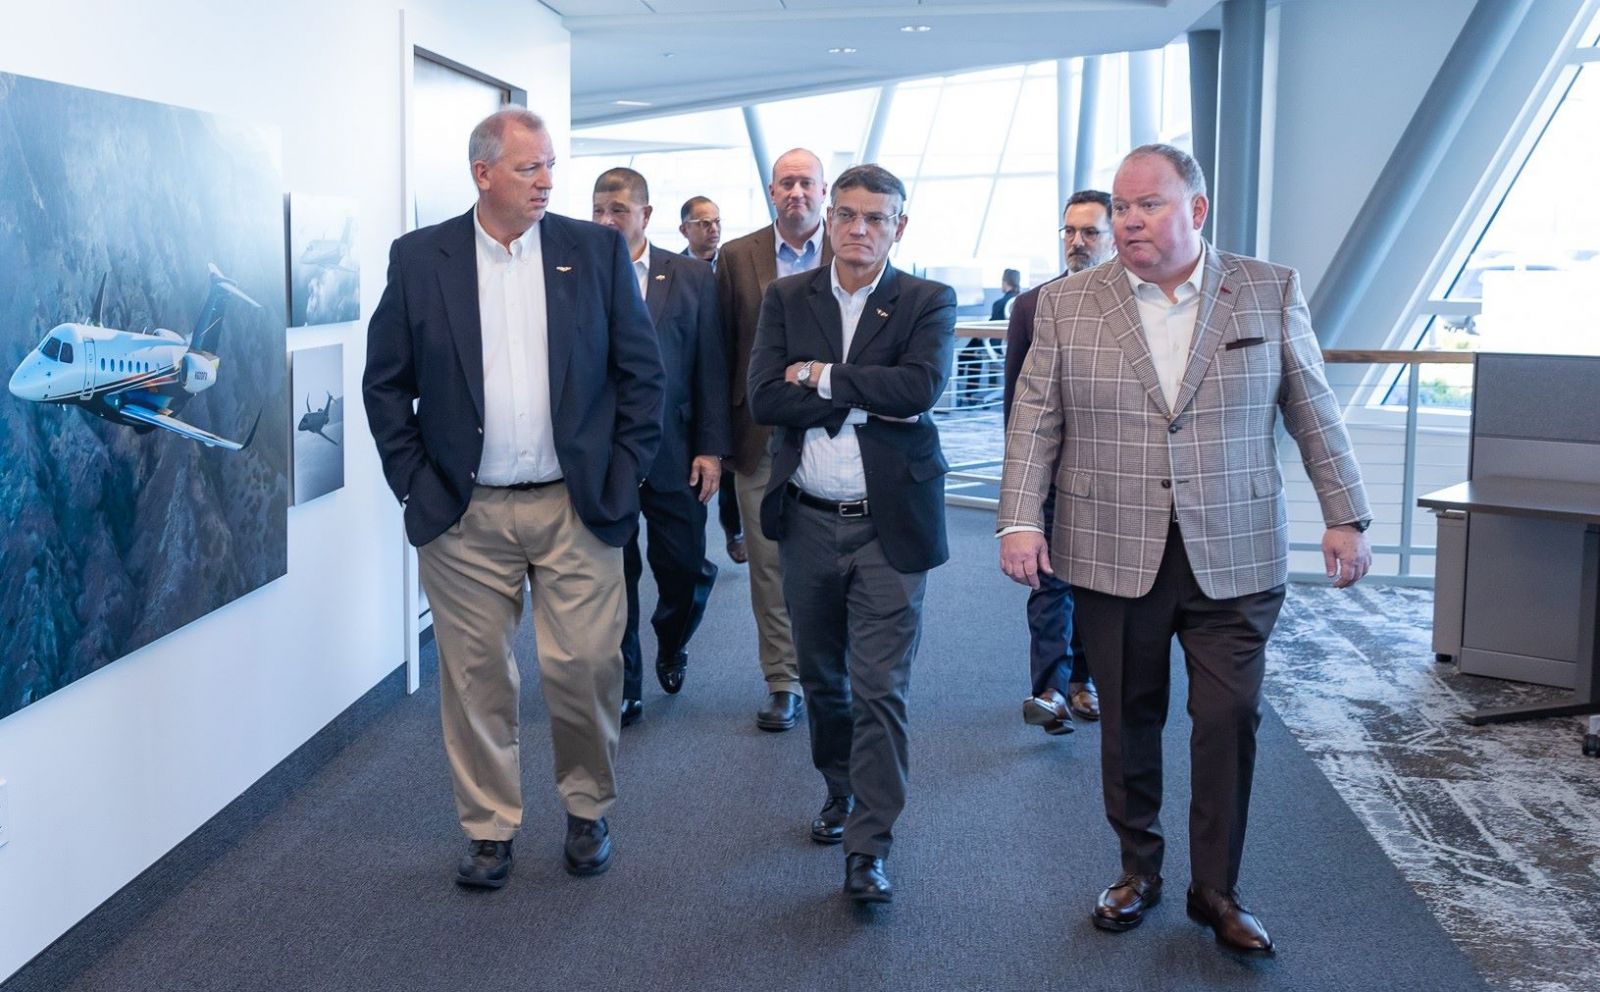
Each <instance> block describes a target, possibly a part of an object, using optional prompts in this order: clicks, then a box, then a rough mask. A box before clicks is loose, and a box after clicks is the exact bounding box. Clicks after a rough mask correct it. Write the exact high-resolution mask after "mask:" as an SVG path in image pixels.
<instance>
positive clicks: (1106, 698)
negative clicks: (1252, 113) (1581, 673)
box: [999, 145, 1372, 954]
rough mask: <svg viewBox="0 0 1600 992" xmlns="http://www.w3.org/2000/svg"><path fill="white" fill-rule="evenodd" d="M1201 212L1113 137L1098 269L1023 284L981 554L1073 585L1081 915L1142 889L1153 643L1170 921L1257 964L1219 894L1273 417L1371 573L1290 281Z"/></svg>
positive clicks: (1150, 807)
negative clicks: (1217, 234) (1095, 776)
mask: <svg viewBox="0 0 1600 992" xmlns="http://www.w3.org/2000/svg"><path fill="white" fill-rule="evenodd" d="M1207 207H1208V203H1207V199H1206V193H1205V177H1204V175H1203V174H1202V173H1201V171H1200V168H1199V166H1198V165H1197V164H1196V163H1195V161H1194V159H1193V158H1191V157H1190V156H1189V155H1188V154H1186V153H1184V152H1182V151H1180V150H1178V149H1176V148H1173V147H1171V146H1170V145H1145V146H1142V147H1139V148H1136V149H1134V150H1133V151H1132V152H1130V153H1129V154H1128V157H1127V158H1126V159H1124V160H1123V162H1122V165H1121V167H1120V168H1119V169H1118V170H1117V176H1116V180H1115V183H1114V185H1113V186H1112V230H1113V232H1114V234H1115V237H1116V244H1117V259H1116V260H1114V261H1111V262H1108V263H1106V264H1105V265H1101V266H1097V267H1096V268H1092V269H1089V270H1086V271H1084V272H1080V273H1077V274H1075V275H1072V276H1069V277H1068V278H1066V279H1063V280H1061V281H1059V282H1056V283H1054V284H1052V285H1050V286H1047V287H1046V288H1045V289H1044V290H1043V291H1042V292H1041V293H1040V297H1039V310H1038V318H1037V320H1036V322H1035V326H1034V344H1033V348H1032V350H1031V351H1030V352H1029V353H1028V358H1027V361H1026V362H1025V364H1024V365H1023V369H1022V376H1021V379H1020V381H1019V384H1018V385H1019V391H1018V395H1017V399H1016V405H1015V407H1014V408H1013V410H1012V412H1011V420H1010V424H1009V426H1008V428H1007V431H1006V458H1005V468H1004V471H1003V476H1002V482H1001V495H1000V516H999V531H1000V536H1001V546H1000V564H1001V568H1002V570H1003V571H1004V572H1005V573H1006V574H1007V575H1008V576H1010V577H1011V578H1013V579H1015V580H1016V581H1018V582H1021V583H1023V584H1025V585H1029V586H1033V587H1037V586H1038V584H1039V581H1040V579H1039V577H1040V575H1041V573H1042V574H1044V575H1057V576H1060V577H1061V578H1064V579H1065V580H1066V581H1068V582H1070V583H1071V584H1072V585H1073V587H1074V588H1075V590H1076V597H1077V604H1076V605H1077V614H1078V621H1079V623H1080V624H1081V629H1082V631H1083V640H1084V645H1085V647H1086V648H1087V650H1088V654H1089V658H1090V659H1091V664H1092V666H1093V673H1094V677H1095V680H1096V681H1097V682H1098V683H1099V684H1100V692H1101V697H1100V698H1101V712H1102V724H1101V726H1102V732H1101V733H1102V736H1101V771H1102V778H1103V781H1104V790H1105V804H1106V817H1107V819H1108V820H1110V822H1111V825H1112V827H1113V828H1114V829H1115V831H1116V833H1117V837H1118V840H1119V841H1120V843H1121V848H1122V875H1121V877H1120V878H1118V880H1117V881H1116V882H1114V883H1113V884H1112V885H1111V886H1110V887H1108V888H1107V889H1106V890H1105V891H1104V892H1103V893H1101V896H1100V899H1099V901H1098V902H1097V903H1096V905H1095V909H1094V916H1093V920H1094V923H1095V925H1096V926H1098V927H1100V928H1102V929H1105V930H1112V931H1121V930H1129V929H1132V928H1133V927H1135V926H1137V925H1138V924H1139V923H1140V922H1141V921H1142V920H1143V918H1144V914H1145V912H1146V911H1147V910H1149V909H1150V908H1151V907H1153V906H1154V905H1155V904H1156V903H1157V902H1158V901H1159V900H1160V898H1161V885H1162V881H1161V861H1162V854H1163V839H1162V834H1161V825H1160V818H1159V813H1160V809H1161V730H1162V727H1163V725H1164V724H1165V722H1166V716H1167V694H1168V682H1169V676H1170V672H1171V660H1170V659H1171V641H1172V637H1173V636H1174V635H1176V636H1177V638H1178V640H1179V643H1180V644H1181V645H1182V647H1183V651H1184V656H1185V663H1186V666H1187V669H1188V675H1189V713H1190V715H1191V717H1192V718H1193V721H1194V733H1193V735H1192V737H1191V739H1190V763H1191V766H1192V783H1193V789H1192V797H1191V801H1190V864H1191V870H1192V874H1193V879H1192V883H1193V884H1192V885H1191V886H1190V888H1189V892H1188V911H1189V915H1190V916H1192V917H1194V918H1195V919H1196V920H1199V921H1200V922H1202V923H1205V924H1207V925H1209V926H1210V927H1211V928H1212V929H1213V930H1214V931H1215V933H1216V937H1217V940H1218V941H1219V942H1220V943H1222V944H1223V945H1224V946H1225V947H1228V948H1230V949H1233V950H1236V951H1242V952H1245V953H1251V954H1270V953H1272V939H1271V937H1269V936H1268V934H1267V931H1266V929H1265V928H1264V927H1263V926H1262V925H1261V922H1260V920H1259V919H1257V918H1256V917H1255V915H1254V914H1252V913H1251V912H1250V911H1249V910H1248V909H1246V908H1245V907H1244V906H1243V905H1242V904H1241V903H1240V899H1239V893H1238V888H1237V885H1238V880H1239V864H1240V859H1241V856H1242V854H1243V849H1244V835H1245V823H1246V819H1247V814H1248V811H1249V805H1250V785H1251V778H1252V775H1253V773H1254V769H1255V751H1256V728H1257V726H1258V725H1259V723H1260V720H1261V680H1262V675H1263V673H1264V670H1265V665H1266V643H1267V638H1268V637H1269V636H1270V635H1271V633H1272V627H1273V624H1274V623H1275V622H1276V620H1277V616H1278V610H1279V608H1280V607H1281V606H1282V605H1283V596H1284V583H1285V582H1286V581H1287V579H1288V572H1289V567H1288V559H1289V541H1288V517H1287V508H1286V505H1285V501H1284V495H1283V477H1282V475H1281V473H1280V471H1279V468H1278V454H1277V448H1276V442H1275V430H1276V428H1277V423H1278V418H1279V416H1280V415H1281V416H1282V418H1283V424H1284V427H1285V428H1286V429H1287V430H1288V432H1289V434H1290V436H1291V437H1293V438H1294V440H1295V443H1296V444H1297V445H1298V446H1299V448H1300V454H1301V457H1302V459H1303V460H1304V462H1305V466H1306V472H1307V474H1308V475H1309V476H1310V479H1311V483H1312V485H1313V487H1314V488H1315V489H1316V493H1317V499H1318V501H1319V503H1320V505H1321V510H1322V516H1323V520H1324V522H1325V523H1326V525H1327V531H1326V533H1325V534H1324V536H1323V540H1322V551H1323V558H1324V561H1325V564H1326V566H1327V572H1328V575H1329V576H1330V577H1332V578H1333V580H1334V585H1335V586H1348V585H1350V584H1352V583H1354V582H1356V581H1358V580H1359V579H1360V578H1361V577H1362V576H1363V575H1365V574H1366V571H1367V569H1368V567H1369V566H1370V564H1371V560H1372V555H1371V551H1370V550H1369V548H1368V546H1367V541H1366V538H1365V536H1363V532H1364V531H1365V530H1366V527H1367V524H1368V523H1369V522H1370V520H1371V511H1370V510H1369V509H1368V507H1367V497H1366V492H1365V489H1364V488H1363V486H1362V483H1361V469H1360V467H1359V466H1358V465H1357V464H1356V459H1355V455H1354V454H1353V453H1352V451H1351V448H1350V439H1349V436H1348V434H1347V433H1346V432H1345V427H1344V421H1343V418H1342V416H1341V414H1340V410H1339V403H1338V401H1337V400H1336V399H1335V398H1334V395H1333V392H1332V390H1330V389H1329V388H1328V383H1327V380H1326V379H1325V378H1324V376H1323V372H1322V357H1321V352H1320V350H1319V349H1318V346H1317V341H1316V338H1315V336H1314V335H1313V334H1312V331H1311V324H1310V319H1309V316H1308V314H1307V311H1306V305H1305V299H1304V297H1303V296H1302V295H1301V292H1300V277H1299V275H1298V274H1296V273H1295V272H1294V270H1292V269H1288V268H1285V267H1283V266H1279V265H1273V264H1271V263H1269V262H1264V261H1260V260H1258V259H1253V258H1245V257H1242V256H1238V255H1231V254H1228V253H1226V252H1221V251H1218V250H1216V249H1215V248H1213V247H1211V246H1209V245H1207V244H1206V243H1205V242H1204V241H1203V240H1202V239H1201V238H1200V233H1199V232H1200V226H1201V223H1202V222H1203V221H1204V220H1205V216H1206V210H1207ZM1052 482H1053V483H1054V484H1055V489H1056V493H1057V497H1056V499H1057V502H1056V507H1055V520H1054V522H1053V528H1052V532H1051V535H1050V540H1049V542H1048V544H1047V542H1046V540H1045V535H1044V533H1043V521H1044V516H1043V504H1044V500H1045V496H1046V494H1047V493H1048V492H1049V491H1050V487H1051V483H1052Z"/></svg>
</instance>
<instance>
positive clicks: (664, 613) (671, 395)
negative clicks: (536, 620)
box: [593, 168, 730, 727]
mask: <svg viewBox="0 0 1600 992" xmlns="http://www.w3.org/2000/svg"><path fill="white" fill-rule="evenodd" d="M650 214H651V209H650V186H649V184H648V183H647V182H645V178H644V176H641V175H640V174H639V173H637V172H635V171H634V170H632V169H626V168H619V169H610V170H608V171H606V172H603V173H601V174H600V177H599V178H598V179H596V180H595V184H594V215H593V216H594V222H595V223H596V224H600V225H602V226H604V227H609V228H611V229H612V230H615V231H617V232H618V233H620V234H621V235H622V237H623V240H624V241H626V242H627V245H628V254H629V255H630V257H631V258H632V259H633V268H634V271H635V273H636V278H637V279H638V282H639V291H640V295H642V296H643V297H644V300H645V306H646V308H647V309H648V310H649V311H650V320H651V322H652V323H653V324H654V325H655V331H656V342H657V344H659V345H660V347H661V362H662V366H663V367H664V368H665V369H666V373H667V401H666V411H665V415H664V416H663V418H662V429H661V450H660V451H659V452H658V453H657V454H656V461H655V465H653V466H652V467H651V469H650V474H649V475H648V476H646V477H645V482H644V485H643V486H642V487H640V489H639V502H640V507H641V509H642V510H643V512H644V519H645V522H646V523H647V524H649V527H650V541H649V545H648V550H647V554H648V555H649V559H650V572H651V574H652V575H654V576H655V580H656V608H655V612H654V613H653V614H652V615H651V617H650V623H651V626H653V627H654V628H655V632H656V679H657V681H659V682H660V683H661V688H662V689H664V690H665V691H666V692H668V693H676V692H677V691H678V690H680V689H682V688H683V678H684V674H685V672H686V671H687V669H688V663H689V652H688V644H689V638H691V637H693V636H694V632H695V629H696V628H698V627H699V626H700V620H701V618H702V617H704V616H705V612H706V602H707V600H709V599H710V598H711V589H712V586H714V585H715V584H716V581H717V566H715V565H713V564H712V563H711V562H710V561H708V560H707V559H706V503H708V502H709V501H710V500H711V498H712V497H714V496H715V495H716V494H717V489H718V486H719V484H720V482H721V475H722V456H723V455H725V454H727V453H728V448H729V443H730V442H729V436H728V366H727V362H726V361H725V360H724V358H723V354H722V323H721V321H720V320H719V319H718V317H717V282H716V278H715V277H714V276H713V274H712V272H711V266H709V265H707V264H706V263H704V262H702V261H700V260H698V259H695V258H689V257H687V256H684V255H675V254H673V253H672V252H669V251H665V250H663V249H661V248H657V247H655V246H654V245H652V244H650V241H649V239H648V238H646V237H645V228H646V226H647V225H649V223H650ZM623 569H624V574H625V576H626V578H627V582H628V625H627V630H626V632H625V633H624V634H623V638H622V661H623V683H622V725H623V726H624V727H626V726H628V725H629V724H631V723H633V722H634V721H635V720H637V719H639V717H640V716H641V715H642V714H643V713H644V702H643V691H644V687H643V684H642V683H643V681H644V678H643V672H642V670H643V668H644V663H643V658H642V657H641V650H640V647H639V612H640V611H639V578H640V575H641V574H642V573H643V571H644V567H643V563H642V562H641V561H640V556H639V540H638V538H637V537H635V538H633V539H632V540H630V541H629V542H628V544H627V546H626V547H625V548H624V549H623Z"/></svg>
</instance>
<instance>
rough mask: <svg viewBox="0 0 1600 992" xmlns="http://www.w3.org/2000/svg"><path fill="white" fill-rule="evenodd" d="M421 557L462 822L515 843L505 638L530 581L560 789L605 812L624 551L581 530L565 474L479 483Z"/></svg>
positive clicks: (517, 780)
mask: <svg viewBox="0 0 1600 992" xmlns="http://www.w3.org/2000/svg"><path fill="white" fill-rule="evenodd" d="M417 554H418V558H419V560H420V571H421V576H422V588H423V590H424V591H425V592H426V593H427V594H428V603H429V604H430V605H431V606H432V608H433V629H434V636H435V639H436V640H437V641H438V644H439V708H440V713H441V716H442V718H443V723H444V746H445V753H446V755H447V756H448V757H449V759H450V776H451V780H452V782H453V785H454V788H455V798H456V812H457V815H458V816H459V818H460V820H461V829H462V830H464V831H465V832H466V834H467V836H468V837H469V838H471V839H473V840H510V839H511V837H512V836H513V835H515V834H516V832H517V829H518V828H519V827H520V826H521V825H522V770H521V765H520V761H519V741H520V730H519V721H518V707H517V702H518V691H519V687H520V684H521V679H520V677H519V673H518V671H517V660H516V658H515V657H514V656H513V655H512V652H511V643H512V638H513V637H514V636H515V634H516V630H517V626H518V624H520V623H521V621H522V602H523V598H522V584H523V580H524V579H525V578H526V579H527V580H529V582H530V584H531V585H532V588H533V627H534V636H535V638H536V644H537V646H538V655H539V680H540V686H541V688H542V689H543V693H544V701H545V706H546V708H547V709H548V710H549V711H550V737H551V742H552V744H553V750H554V752H555V755H554V756H555V778H556V788H557V790H558V791H559V792H560V793H561V800H562V803H563V804H564V805H565V806H566V809H567V812H569V813H572V814H573V815H575V816H581V817H584V818H585V819H590V820H595V819H599V818H600V817H602V816H604V815H605V813H606V810H608V809H609V808H610V807H611V804H612V803H613V802H614V801H615V800H616V797H617V788H616V778H615V766H616V758H617V741H618V738H619V737H620V736H621V733H622V721H621V715H620V707H621V704H622V652H621V650H620V648H619V647H618V646H619V645H620V644H621V643H622V629H623V624H624V621H625V619H626V615H627V601H626V595H625V588H624V584H623V578H622V549H621V548H613V547H610V546H609V545H607V544H605V543H604V542H602V541H601V540H600V539H599V538H597V537H595V536H594V534H593V533H592V532H591V531H590V530H589V528H587V527H585V526H584V524H583V521H582V520H580V519H579V518H578V515H577V513H576V512H574V511H573V509H572V502H571V500H570V499H568V497H567V490H566V486H565V485H563V484H562V483H559V482H557V483H554V484H552V485H549V486H544V487H542V488H539V489H532V490H525V491H517V490H511V489H495V488H490V487H484V486H479V487H478V488H477V489H476V490H475V491H474V492H473V494H472V502H471V503H470V504H469V505H468V506H467V511H466V513H464V514H463V515H462V517H461V519H460V520H458V521H457V522H456V523H455V524H454V525H453V526H452V527H451V528H450V529H449V530H448V531H446V532H445V533H443V534H441V535H440V536H439V537H438V538H436V539H434V540H433V541H430V542H429V543H428V544H426V545H424V546H423V547H421V548H419V549H418V552H417Z"/></svg>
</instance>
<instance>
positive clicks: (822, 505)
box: [789, 482, 872, 517]
mask: <svg viewBox="0 0 1600 992" xmlns="http://www.w3.org/2000/svg"><path fill="white" fill-rule="evenodd" d="M789 495H791V496H793V497H794V498H795V500H796V501H797V502H798V503H799V504H800V505H801V506H809V507H812V508H814V509H818V510H827V511H828V512H829V513H837V514H838V515H839V516H841V517H870V516H871V515H872V511H871V509H870V508H869V507H868V505H867V501H866V500H864V499H847V500H832V499H823V498H822V497H821V496H813V495H811V494H810V493H808V492H806V491H805V490H804V489H801V488H800V487H799V486H797V485H795V484H794V483H792V482H791V483H790V484H789Z"/></svg>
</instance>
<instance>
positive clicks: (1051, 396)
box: [999, 246, 1371, 599]
mask: <svg viewBox="0 0 1600 992" xmlns="http://www.w3.org/2000/svg"><path fill="white" fill-rule="evenodd" d="M1205 258H1206V262H1205V273H1204V278H1203V281H1202V284H1201V290H1200V312H1199V315H1198V317H1197V318H1196V321H1195V333H1194V343H1193V345H1192V347H1191V350H1190V354H1189V364H1188V367H1187V369H1186V370H1185V372H1184V376H1183V381H1182V385H1181V386H1180V387H1179V391H1178V398H1177V402H1176V404H1175V407H1176V409H1175V410H1169V409H1168V408H1167V403H1166V399H1165V397H1164V396H1163V395H1162V392H1161V386H1160V383H1159V381H1158V379H1157V376H1156V368H1155V363H1154V362H1153V361H1152V360H1151V357H1150V348H1149V345H1148V342H1147V338H1146V337H1145V333H1144V329H1143V327H1142V326H1141V325H1140V322H1139V309H1138V305H1137V304H1136V302H1135V301H1134V296H1133V290H1132V287H1130V286H1129V285H1128V277H1127V271H1126V270H1125V269H1124V268H1123V267H1122V263H1121V262H1120V261H1117V260H1112V261H1110V262H1108V263H1106V264H1104V265H1100V266H1096V267H1095V268H1092V269H1088V270H1086V271H1084V272H1080V273H1077V274H1076V275H1073V276H1070V277H1068V278H1066V279H1062V280H1060V281H1058V282H1054V283H1051V284H1049V285H1048V286H1045V287H1044V288H1043V289H1042V291H1041V292H1040V294H1039V312H1038V317H1037V319H1036V320H1035V323H1034V342H1033V348H1032V349H1031V350H1030V351H1029V352H1028V357H1027V360H1026V362H1025V363H1024V365H1023V368H1022V375H1021V379H1020V381H1019V383H1018V393H1017V399H1016V406H1015V408H1014V409H1013V410H1012V411H1011V420H1010V425H1009V427H1008V429H1007V431H1006V457H1005V468H1004V470H1003V474H1002V482H1001V487H1000V515H999V526H1000V527H1001V528H1002V529H1003V528H1005V527H1011V526H1032V527H1039V528H1042V527H1043V517H1042V514H1041V512H1040V504H1041V503H1042V502H1043V500H1044V497H1045V493H1046V492H1047V490H1048V489H1049V486H1050V482H1051V480H1052V478H1053V479H1054V481H1055V485H1056V489H1057V497H1056V513H1055V530H1054V533H1053V534H1051V535H1050V536H1049V543H1050V563H1051V567H1052V568H1053V569H1054V570H1055V572H1056V574H1057V575H1058V576H1060V577H1061V578H1063V579H1065V580H1066V581H1067V582H1070V583H1071V584H1072V585H1074V586H1083V587H1086V588H1089V589H1093V590H1096V591H1098V592H1103V593H1109V594H1111V595H1114V596H1128V597H1137V596H1142V595H1144V594H1145V593H1147V592H1149V591H1150V588H1151V586H1152V585H1153V584H1154V582H1155V576H1156V569H1157V567H1158V566H1159V565H1160V563H1161V553H1162V549H1163V548H1164V547H1165V545H1166V539H1167V529H1168V525H1169V522H1170V521H1171V520H1172V518H1173V516H1174V514H1175V515H1176V517H1177V520H1178V526H1179V529H1180V530H1181V531H1182V533H1183V543H1184V549H1185V550H1186V551H1187V552H1188V555H1189V562H1190V565H1191V566H1192V567H1193V569H1194V574H1195V578H1196V579H1197V580H1198V582H1199V585H1200V588H1201V590H1202V591H1204V592H1205V594H1206V595H1207V596H1210V597H1212V598H1214V599H1227V598H1231V597H1234V596H1242V595H1246V594H1249V593H1254V592H1261V591H1263V590H1266V589H1270V588H1272V587H1273V586H1277V585H1281V584H1282V583H1284V582H1285V581H1287V579H1288V573H1289V564H1288V560H1289V529H1288V513H1287V506H1286V504H1285V500H1284V495H1283V476H1282V474H1281V472H1280V471H1279V468H1278V452H1277V444H1276V438H1275V434H1276V428H1277V424H1278V418H1279V416H1280V415H1281V416H1282V418H1283V425H1284V427H1285V428H1286V429H1287V431H1288V433H1289V435H1290V436H1291V437H1293V438H1294V440H1295V442H1296V444H1298V445H1299V448H1300V455H1301V458H1302V459H1303V460H1304V461H1305V466H1306V472H1307V474H1308V475H1309V476H1310V478H1311V483H1312V485H1313V486H1314V487H1315V489H1316V493H1317V499H1318V501H1319V503H1320V504H1321V508H1322V516H1323V520H1324V522H1325V523H1327V524H1328V525H1329V526H1332V525H1335V524H1342V523H1350V522H1352V521H1355V520H1359V519H1369V518H1370V517H1371V510H1370V509H1369V508H1368V506H1367V497H1366V491H1365V489H1364V488H1363V486H1362V482H1361V468H1360V466H1359V465H1357V463H1356V459H1355V455H1354V454H1353V453H1352V451H1351V449H1350V438H1349V435H1348V434H1347V433H1346V431H1345V427H1344V419H1343V416H1342V414H1341V413H1340V410H1339V402H1338V400H1337V399H1335V397H1334V395H1333V391H1332V390H1331V389H1329V388H1328V382H1327V379H1326V378H1325V377H1324V375H1323V371H1322V352H1321V349H1320V348H1319V347H1318V345H1317V339H1316V337H1315V335H1314V334H1313V333H1312V331H1311V320H1310V315H1309V313H1308V312H1307V310H1306V304H1305V298H1304V297H1303V296H1302V295H1301V293H1300V277H1299V275H1298V274H1297V273H1296V272H1295V271H1294V270H1293V269H1289V268H1286V267H1284V266H1281V265H1273V264H1272V263H1270V262H1264V261H1261V260H1259V259H1254V258H1246V257H1244V256H1240V255H1231V254H1228V253H1226V252H1220V251H1217V250H1216V249H1214V248H1211V247H1209V246H1207V249H1206V254H1205Z"/></svg>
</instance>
